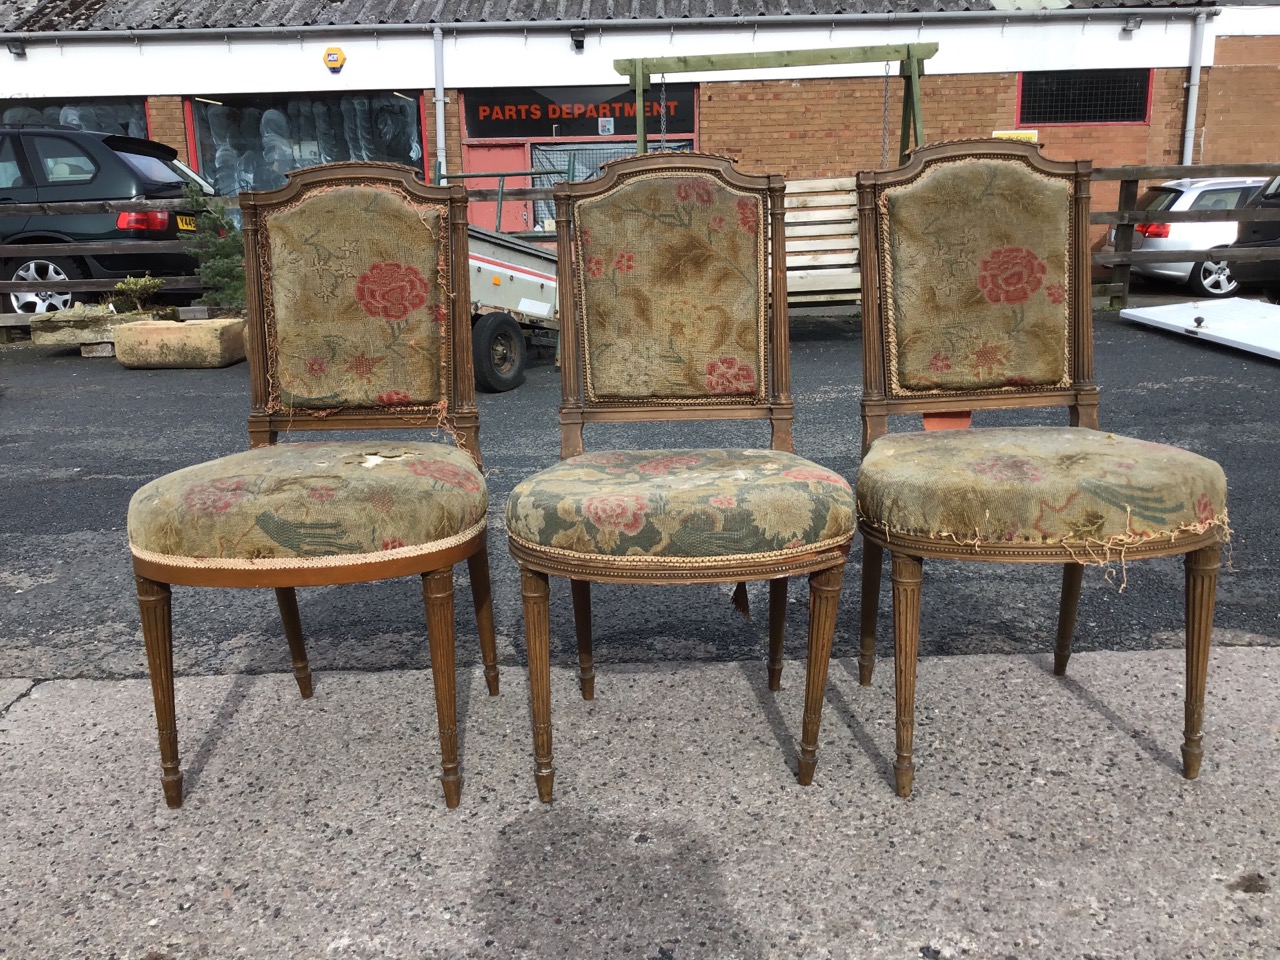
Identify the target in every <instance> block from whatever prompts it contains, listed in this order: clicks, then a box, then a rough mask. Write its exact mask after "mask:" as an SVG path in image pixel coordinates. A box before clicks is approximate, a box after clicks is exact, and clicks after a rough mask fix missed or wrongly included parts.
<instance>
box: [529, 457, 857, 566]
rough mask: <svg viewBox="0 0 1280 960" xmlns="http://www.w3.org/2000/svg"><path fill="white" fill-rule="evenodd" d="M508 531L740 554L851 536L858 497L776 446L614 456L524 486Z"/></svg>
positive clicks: (599, 543)
mask: <svg viewBox="0 0 1280 960" xmlns="http://www.w3.org/2000/svg"><path fill="white" fill-rule="evenodd" d="M506 516H507V531H508V533H509V534H510V535H511V537H512V538H514V539H515V540H518V541H523V542H524V543H526V544H530V545H533V546H541V547H550V548H555V549H559V550H564V551H567V552H570V553H577V554H600V555H606V556H615V557H625V556H632V557H637V558H645V557H649V558H654V557H706V558H721V557H737V556H752V555H759V554H768V553H776V552H778V551H783V550H793V549H799V548H803V547H808V546H813V545H816V544H830V543H840V542H847V541H848V540H849V539H850V538H852V536H853V531H854V521H853V493H852V490H851V489H850V487H849V484H848V482H847V481H846V480H845V479H844V478H843V477H841V476H840V475H839V474H836V473H832V472H831V471H830V470H828V469H826V468H825V467H821V466H819V465H818V464H816V463H813V462H811V461H809V460H805V459H803V458H802V457H797V456H796V455H795V454H791V453H784V452H781V451H777V450H726V449H701V450H625V451H623V450H608V451H600V452H595V453H586V454H582V455H581V456H577V457H571V458H569V459H567V460H562V461H561V462H560V463H558V464H556V465H555V466H554V467H551V468H550V469H548V470H544V471H542V472H541V473H539V474H536V475H534V476H532V477H529V478H528V479H526V480H524V481H522V482H521V483H520V484H518V485H517V486H516V488H515V489H514V490H513V491H512V492H511V497H510V499H509V500H508V501H507V515H506Z"/></svg>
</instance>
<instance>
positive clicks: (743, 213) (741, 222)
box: [738, 197, 760, 235]
mask: <svg viewBox="0 0 1280 960" xmlns="http://www.w3.org/2000/svg"><path fill="white" fill-rule="evenodd" d="M738 226H740V227H741V228H742V229H743V230H745V231H747V233H750V234H753V235H754V234H755V233H756V231H757V230H759V229H760V208H759V207H757V206H756V204H755V201H754V200H752V199H751V198H750V197H742V198H740V199H739V200H738Z"/></svg>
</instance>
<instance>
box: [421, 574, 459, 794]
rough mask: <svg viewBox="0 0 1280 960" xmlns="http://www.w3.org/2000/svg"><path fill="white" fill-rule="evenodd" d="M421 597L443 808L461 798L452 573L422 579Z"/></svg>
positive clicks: (425, 575) (424, 575)
mask: <svg viewBox="0 0 1280 960" xmlns="http://www.w3.org/2000/svg"><path fill="white" fill-rule="evenodd" d="M422 596H423V601H424V605H425V607H426V613H427V639H428V641H429V643H430V649H431V680H432V683H433V684H434V685H435V691H436V720H437V722H438V724H439V727H440V782H441V784H442V785H443V787H444V803H445V806H446V807H456V806H457V805H458V801H459V800H460V799H461V798H462V775H461V773H460V772H459V765H458V695H457V677H456V674H455V672H454V671H455V665H454V659H455V655H454V627H453V569H452V568H451V567H446V568H445V569H443V570H436V571H433V572H431V573H424V574H423V575H422Z"/></svg>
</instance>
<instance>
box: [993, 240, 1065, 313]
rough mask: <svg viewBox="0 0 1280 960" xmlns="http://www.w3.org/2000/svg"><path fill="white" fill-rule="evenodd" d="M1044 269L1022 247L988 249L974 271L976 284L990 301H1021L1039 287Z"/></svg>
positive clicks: (1042, 265)
mask: <svg viewBox="0 0 1280 960" xmlns="http://www.w3.org/2000/svg"><path fill="white" fill-rule="evenodd" d="M1047 270H1048V268H1047V267H1046V266H1045V265H1044V261H1043V260H1041V259H1040V258H1039V257H1037V256H1036V255H1035V254H1034V253H1032V252H1031V251H1030V250H1028V249H1027V248H1026V247H1000V248H999V249H998V250H992V251H991V252H990V253H989V254H987V256H986V258H985V259H984V260H983V261H982V265H981V267H980V268H979V270H978V286H979V287H980V288H981V289H982V293H983V295H984V296H986V298H987V299H988V300H990V301H991V302H992V303H1025V302H1026V301H1027V300H1029V299H1031V295H1032V294H1033V293H1035V292H1036V291H1037V290H1039V289H1040V285H1041V284H1042V283H1043V282H1044V280H1043V278H1044V275H1045V273H1046V272H1047Z"/></svg>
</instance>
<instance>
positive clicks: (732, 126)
mask: <svg viewBox="0 0 1280 960" xmlns="http://www.w3.org/2000/svg"><path fill="white" fill-rule="evenodd" d="M1257 55H1258V56H1265V55H1267V50H1266V49H1263V50H1261V51H1260V52H1259V53H1258V54H1257ZM1273 56H1274V59H1273V61H1272V62H1273V63H1274V62H1280V50H1277V51H1276V52H1275V54H1273ZM1241 69H1255V68H1241ZM1270 69H1271V70H1272V72H1273V73H1275V75H1276V78H1277V81H1280V68H1274V67H1273V68H1270ZM1186 80H1187V71H1186V70H1185V69H1176V70H1156V71H1155V72H1154V74H1153V77H1152V91H1151V122H1150V123H1142V124H1082V125H1078V126H1045V127H1040V128H1038V136H1039V141H1040V144H1041V146H1042V147H1043V149H1044V153H1045V156H1047V157H1051V158H1053V159H1056V160H1077V159H1088V160H1092V161H1093V164H1094V166H1099V167H1101V166H1118V165H1121V164H1155V163H1178V162H1179V160H1180V159H1181V152H1182V128H1183V119H1184V114H1185V108H1184V104H1185V98H1186V91H1185V83H1186ZM699 95H700V102H699V111H700V120H699V125H700V134H701V136H700V144H701V147H702V149H703V150H705V151H707V152H709V153H719V154H723V155H725V156H730V157H733V158H734V159H736V160H738V162H739V163H740V164H741V165H742V167H743V168H744V169H746V170H751V171H756V172H772V173H781V174H783V175H784V176H786V177H787V178H788V179H801V180H804V179H814V178H819V177H834V176H848V175H850V174H852V173H856V172H857V171H859V170H864V169H869V168H875V167H879V166H880V157H881V143H882V134H881V130H882V125H883V120H884V81H883V79H881V78H878V77H877V78H848V79H829V80H804V81H738V82H732V83H705V84H702V85H701V87H700V89H699ZM921 95H922V99H923V106H922V113H923V115H924V132H925V141H926V142H930V143H931V142H936V141H939V140H957V139H963V138H965V137H989V136H990V135H991V134H992V132H993V131H996V130H1013V129H1016V128H1017V125H1018V124H1017V104H1018V77H1017V74H1013V73H1000V74H975V75H969V76H946V77H943V76H938V77H931V76H925V77H923V78H922V80H921ZM902 96H903V85H902V81H901V80H900V79H898V78H897V77H896V76H893V77H891V78H890V80H889V135H888V150H887V155H888V159H889V165H890V166H893V165H896V164H897V158H898V143H899V136H900V133H899V127H900V124H901V118H902ZM1270 102H1272V103H1276V102H1280V95H1273V99H1272V100H1271V101H1270ZM1200 106H1201V109H1200V111H1199V113H1200V115H1201V123H1202V124H1203V122H1204V117H1205V116H1206V104H1205V100H1204V98H1203V97H1202V98H1201V100H1200ZM1250 109H1251V110H1252V111H1253V115H1255V116H1257V118H1258V122H1259V123H1262V122H1264V121H1270V120H1271V119H1272V118H1270V117H1269V116H1268V113H1269V111H1267V110H1261V109H1258V107H1257V105H1256V104H1254V105H1253V106H1252V107H1251V108H1250ZM1232 122H1233V123H1239V122H1240V121H1239V120H1233V121H1232ZM1254 136H1255V138H1257V134H1256V133H1255V134H1254ZM1258 149H1264V147H1259V148H1258ZM1197 159H1199V158H1198V157H1197ZM1118 191H1119V187H1118V185H1117V184H1114V183H1108V182H1099V183H1096V184H1094V186H1093V191H1092V195H1093V205H1094V207H1095V208H1096V209H1098V210H1103V209H1108V208H1110V209H1114V207H1115V203H1116V200H1117V198H1118Z"/></svg>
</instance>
